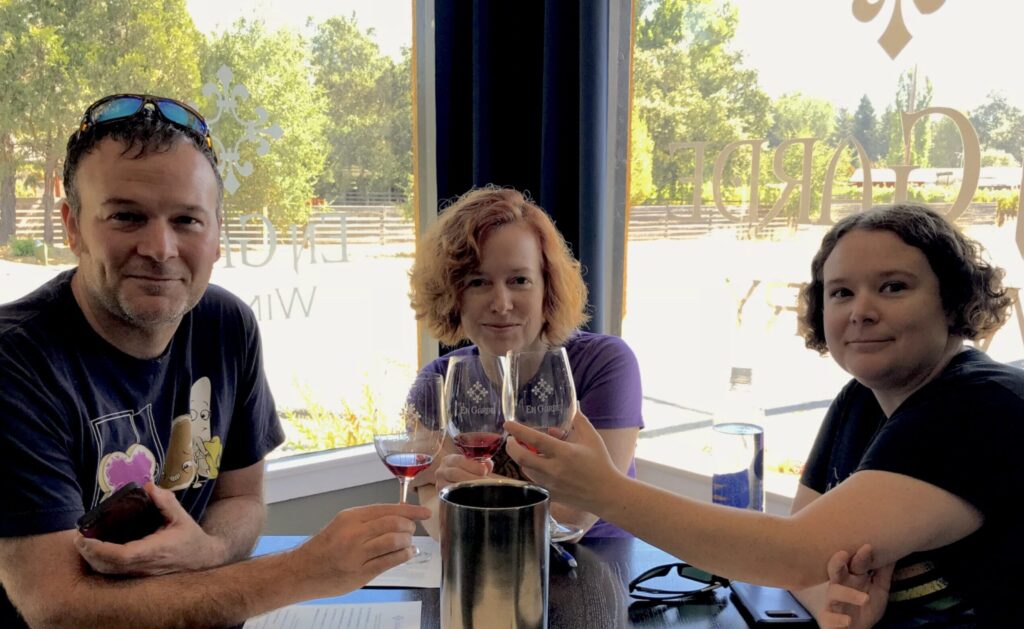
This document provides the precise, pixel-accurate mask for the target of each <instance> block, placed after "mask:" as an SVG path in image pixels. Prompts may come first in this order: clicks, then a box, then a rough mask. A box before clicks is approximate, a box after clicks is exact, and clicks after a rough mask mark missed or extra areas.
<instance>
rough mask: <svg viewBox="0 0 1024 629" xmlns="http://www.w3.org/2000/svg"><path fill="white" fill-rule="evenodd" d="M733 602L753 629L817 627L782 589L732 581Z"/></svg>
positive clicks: (801, 606)
mask: <svg viewBox="0 0 1024 629" xmlns="http://www.w3.org/2000/svg"><path fill="white" fill-rule="evenodd" d="M729 589H731V590H732V598H733V601H735V602H736V606H737V607H739V608H740V612H742V613H743V615H744V616H746V618H747V622H749V623H750V625H751V626H752V627H764V626H766V625H798V626H799V625H805V626H808V627H810V626H816V625H815V623H814V619H813V618H811V615H810V614H809V613H807V610H806V609H804V607H803V605H801V604H800V602H799V601H797V600H796V599H795V598H793V595H792V594H790V593H789V592H788V591H787V590H783V589H781V588H770V587H765V586H762V585H753V584H751V583H741V582H739V581H733V582H732V583H730V585H729Z"/></svg>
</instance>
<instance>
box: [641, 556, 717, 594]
mask: <svg viewBox="0 0 1024 629" xmlns="http://www.w3.org/2000/svg"><path fill="white" fill-rule="evenodd" d="M673 569H674V570H675V571H676V574H677V575H678V576H679V577H680V578H682V579H686V580H688V581H696V582H697V584H703V586H704V587H699V586H698V587H696V588H693V589H684V588H683V587H682V586H683V585H684V583H679V584H678V585H679V587H678V588H673V589H666V588H655V587H650V586H646V585H641V584H642V583H645V582H647V581H651V580H653V579H658V578H661V577H666V576H668V575H669V573H670V572H672V570H673ZM728 586H729V579H726V578H725V577H719V576H716V575H713V574H711V573H710V572H705V571H704V570H701V569H700V568H694V567H693V566H691V565H690V564H688V563H684V562H679V563H670V564H665V565H663V566H655V567H654V568H651V569H650V570H648V571H647V572H644V573H643V574H641V575H640V576H638V577H637V578H635V579H633V580H632V581H630V582H629V595H630V596H632V597H633V598H636V599H640V600H643V601H656V602H664V603H683V602H686V601H689V600H693V599H698V598H703V597H706V596H707V595H708V594H710V593H711V592H714V591H715V590H717V589H719V588H723V587H728Z"/></svg>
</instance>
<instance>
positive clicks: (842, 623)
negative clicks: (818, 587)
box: [817, 544, 895, 629]
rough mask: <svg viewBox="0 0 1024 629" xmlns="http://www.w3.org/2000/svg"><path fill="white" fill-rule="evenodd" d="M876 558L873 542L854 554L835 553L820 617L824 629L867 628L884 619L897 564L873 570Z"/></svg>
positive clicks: (819, 620)
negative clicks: (872, 546)
mask: <svg viewBox="0 0 1024 629" xmlns="http://www.w3.org/2000/svg"><path fill="white" fill-rule="evenodd" d="M873 561H874V555H873V553H872V549H871V545H870V544H864V545H863V546H861V547H860V548H859V549H858V550H857V552H856V553H855V554H854V556H853V557H850V554H849V553H848V552H846V551H845V550H841V551H839V552H837V553H836V554H834V555H832V558H831V559H829V561H828V577H829V583H828V589H827V593H826V603H825V609H824V611H823V612H822V614H821V617H820V618H818V619H817V621H818V625H819V626H820V627H821V628H822V629H868V628H869V627H873V626H875V623H877V622H878V621H879V620H881V619H882V616H884V615H885V609H886V606H887V605H888V603H889V586H890V583H891V582H892V572H893V568H894V567H895V564H889V565H888V566H883V567H881V568H878V569H877V570H872V568H871V566H872V563H873Z"/></svg>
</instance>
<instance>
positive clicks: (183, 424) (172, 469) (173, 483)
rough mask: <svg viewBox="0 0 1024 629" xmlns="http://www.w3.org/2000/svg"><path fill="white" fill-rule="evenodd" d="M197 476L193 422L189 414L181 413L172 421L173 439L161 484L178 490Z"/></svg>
mask: <svg viewBox="0 0 1024 629" xmlns="http://www.w3.org/2000/svg"><path fill="white" fill-rule="evenodd" d="M195 476H196V462H195V458H194V455H193V454H192V422H191V421H190V417H189V416H188V415H179V416H178V417H175V418H174V421H173V422H171V439H170V443H169V444H168V446H167V463H165V464H164V474H163V477H162V478H161V479H160V486H161V487H163V488H164V489H170V490H171V491H178V490H179V489H185V488H186V487H188V486H189V484H190V483H191V482H192V480H193V479H194V478H195Z"/></svg>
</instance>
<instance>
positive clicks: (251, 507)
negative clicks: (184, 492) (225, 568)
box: [199, 461, 267, 563]
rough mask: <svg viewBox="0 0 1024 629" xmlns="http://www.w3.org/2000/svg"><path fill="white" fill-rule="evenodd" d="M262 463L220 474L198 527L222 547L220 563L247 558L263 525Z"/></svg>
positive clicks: (264, 508) (264, 521)
mask: <svg viewBox="0 0 1024 629" xmlns="http://www.w3.org/2000/svg"><path fill="white" fill-rule="evenodd" d="M263 470H264V462H263V461H260V462H259V463H256V464H253V465H250V466H249V467H245V468H242V469H239V470H231V471H228V472H221V473H220V475H219V476H218V477H217V486H216V487H214V489H213V496H212V498H211V501H210V504H209V505H208V506H207V507H206V513H204V514H203V518H202V520H200V522H199V524H200V525H202V527H203V530H204V531H206V534H207V535H209V536H210V537H213V538H214V539H217V540H219V541H220V543H221V544H222V545H223V561H222V563H232V562H235V561H240V560H242V559H245V558H246V557H248V556H249V553H251V552H252V549H253V547H254V546H256V540H258V539H259V536H260V532H261V531H262V530H263V525H264V524H266V521H267V508H266V505H265V504H264V502H263Z"/></svg>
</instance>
